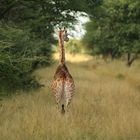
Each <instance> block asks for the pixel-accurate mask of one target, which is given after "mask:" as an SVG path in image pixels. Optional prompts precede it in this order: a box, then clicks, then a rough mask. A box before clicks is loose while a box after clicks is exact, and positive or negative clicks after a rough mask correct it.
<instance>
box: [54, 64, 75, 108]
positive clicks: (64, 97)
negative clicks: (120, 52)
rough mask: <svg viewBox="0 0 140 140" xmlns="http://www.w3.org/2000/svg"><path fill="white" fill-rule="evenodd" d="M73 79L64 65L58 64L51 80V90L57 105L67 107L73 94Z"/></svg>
mask: <svg viewBox="0 0 140 140" xmlns="http://www.w3.org/2000/svg"><path fill="white" fill-rule="evenodd" d="M74 88H75V86H74V81H73V78H72V76H71V74H70V73H69V71H68V69H67V67H66V65H59V66H58V67H57V70H56V73H55V75H54V80H53V82H52V90H53V94H54V96H55V99H56V103H57V104H58V105H59V106H62V105H64V106H65V107H68V105H69V103H70V101H71V99H72V96H73V94H74Z"/></svg>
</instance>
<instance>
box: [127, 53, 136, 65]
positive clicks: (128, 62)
mask: <svg viewBox="0 0 140 140" xmlns="http://www.w3.org/2000/svg"><path fill="white" fill-rule="evenodd" d="M136 58H137V55H135V56H132V55H131V53H128V54H127V66H129V67H130V66H131V65H132V63H133V62H134V60H136Z"/></svg>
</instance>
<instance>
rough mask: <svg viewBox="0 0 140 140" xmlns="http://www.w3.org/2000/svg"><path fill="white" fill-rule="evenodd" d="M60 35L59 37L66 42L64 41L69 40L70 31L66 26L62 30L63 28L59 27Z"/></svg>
mask: <svg viewBox="0 0 140 140" xmlns="http://www.w3.org/2000/svg"><path fill="white" fill-rule="evenodd" d="M58 37H59V39H60V40H62V41H63V42H64V41H66V42H68V41H69V38H68V33H67V30H66V28H65V27H64V29H63V30H62V29H61V28H59V31H58Z"/></svg>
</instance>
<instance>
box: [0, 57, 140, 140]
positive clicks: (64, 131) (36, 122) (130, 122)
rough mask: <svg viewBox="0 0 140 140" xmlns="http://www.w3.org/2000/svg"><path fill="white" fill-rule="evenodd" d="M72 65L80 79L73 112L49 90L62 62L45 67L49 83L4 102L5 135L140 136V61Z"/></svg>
mask: <svg viewBox="0 0 140 140" xmlns="http://www.w3.org/2000/svg"><path fill="white" fill-rule="evenodd" d="M76 57H78V56H76ZM71 58H72V59H74V57H71ZM80 58H81V59H86V58H85V57H84V56H80ZM81 59H79V60H81ZM72 62H73V60H72ZM67 65H68V67H69V70H70V72H71V74H72V75H73V77H74V80H75V84H76V94H75V96H74V98H73V101H72V103H71V105H70V108H69V111H68V112H67V113H66V114H65V115H64V116H62V115H61V114H60V112H59V111H58V110H57V108H56V105H55V102H54V99H53V96H52V95H51V91H50V89H49V83H50V80H51V79H52V76H53V74H54V72H55V68H56V65H53V66H52V67H50V68H45V69H40V70H38V71H36V72H35V75H36V76H37V79H38V80H39V81H40V83H42V84H44V85H45V87H42V88H41V89H40V90H38V91H34V92H32V93H24V94H17V95H16V96H14V97H11V98H10V99H9V98H7V99H3V100H2V101H0V140H140V73H139V69H140V63H139V62H136V63H135V64H134V66H132V67H131V68H128V67H126V66H125V64H124V63H123V62H121V61H114V62H110V63H107V64H106V63H104V62H103V61H101V60H91V58H90V60H87V61H85V62H80V61H78V62H73V63H68V64H67Z"/></svg>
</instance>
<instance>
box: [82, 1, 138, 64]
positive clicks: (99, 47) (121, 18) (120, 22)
mask: <svg viewBox="0 0 140 140" xmlns="http://www.w3.org/2000/svg"><path fill="white" fill-rule="evenodd" d="M139 5H140V1H139V0H119V1H118V0H114V1H112V0H104V1H103V2H102V4H101V5H100V6H98V7H97V13H96V14H95V13H92V14H93V15H94V14H95V15H96V18H94V17H93V18H91V21H90V22H89V23H87V24H86V30H87V33H86V35H85V37H84V39H83V42H84V43H85V44H86V45H87V46H88V47H89V48H91V50H92V52H93V54H103V55H111V56H112V57H113V58H115V57H120V56H122V55H124V54H128V53H130V55H131V57H130V59H129V60H128V61H132V60H133V59H134V58H136V56H138V54H140V42H139V39H140V14H139V13H140V8H139ZM99 9H100V10H99Z"/></svg>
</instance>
